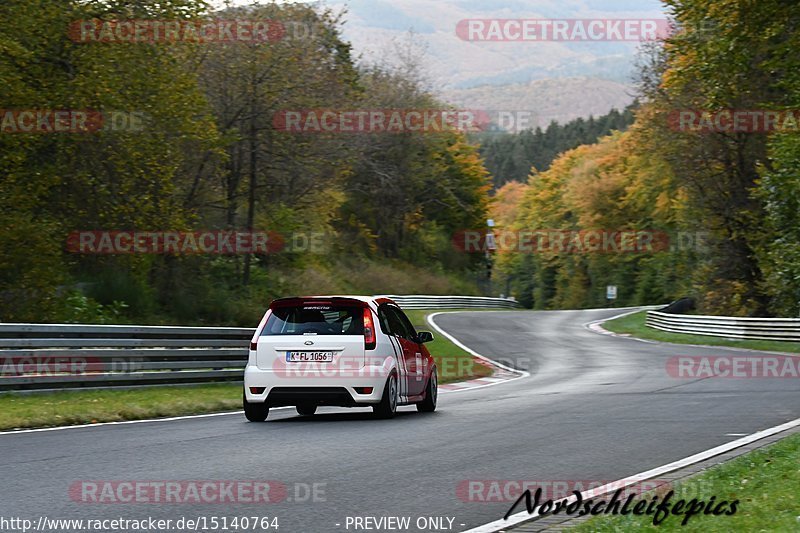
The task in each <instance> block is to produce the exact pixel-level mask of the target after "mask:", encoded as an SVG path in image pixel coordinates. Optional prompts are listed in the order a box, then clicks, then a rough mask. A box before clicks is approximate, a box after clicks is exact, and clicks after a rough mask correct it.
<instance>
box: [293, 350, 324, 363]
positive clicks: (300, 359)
mask: <svg viewBox="0 0 800 533" xmlns="http://www.w3.org/2000/svg"><path fill="white" fill-rule="evenodd" d="M334 353H335V352H286V362H287V363H332V362H333V354H334Z"/></svg>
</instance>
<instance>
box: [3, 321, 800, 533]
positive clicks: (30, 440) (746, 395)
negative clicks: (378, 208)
mask: <svg viewBox="0 0 800 533" xmlns="http://www.w3.org/2000/svg"><path fill="white" fill-rule="evenodd" d="M618 313H619V310H601V311H566V312H516V311H514V312H483V313H481V312H469V313H454V314H447V315H440V316H439V317H437V318H436V322H437V324H438V325H439V326H440V327H442V328H443V329H444V330H445V331H447V332H449V333H451V334H453V335H454V336H455V337H456V338H458V339H459V340H460V341H461V342H463V343H464V344H466V345H467V346H469V347H470V348H472V349H474V350H476V351H477V352H479V353H481V354H484V355H486V356H487V357H490V358H498V359H500V360H501V361H502V362H504V363H506V364H512V365H514V366H516V367H517V368H520V369H524V370H528V371H529V372H530V373H531V376H530V377H527V378H523V379H518V380H516V381H512V382H509V383H504V384H500V385H497V386H491V387H486V388H481V389H476V390H472V391H466V392H456V393H448V394H443V395H441V397H440V403H439V410H438V411H437V412H435V413H432V414H420V413H417V412H416V409H415V408H414V407H403V408H401V412H400V413H399V415H398V416H397V417H396V418H395V419H394V420H386V421H381V420H374V419H373V418H372V414H371V411H369V410H363V409H333V408H330V409H322V410H320V411H319V412H318V414H317V415H315V416H314V417H312V418H302V417H300V416H298V415H296V413H295V411H294V410H293V409H291V410H275V411H273V412H272V413H270V418H269V420H268V421H267V422H266V423H264V424H252V423H247V422H246V421H245V419H244V416H243V415H238V414H235V415H226V416H216V417H206V418H193V419H186V420H176V421H166V422H145V423H138V424H130V425H116V426H115V425H105V426H97V427H88V428H76V429H67V430H60V431H44V432H31V433H20V434H4V435H0V477H1V478H2V480H3V483H2V485H1V487H0V490H2V494H0V516H3V517H6V518H7V517H20V518H28V519H31V520H34V521H36V520H38V518H39V517H41V516H46V517H48V518H51V519H52V518H60V519H68V518H74V519H89V518H120V517H121V518H129V519H137V520H141V519H143V518H147V517H157V518H165V519H166V518H171V519H173V520H175V519H177V518H180V517H187V518H192V519H197V518H198V517H206V518H207V519H208V518H210V517H213V516H216V517H228V518H232V517H235V516H251V517H252V516H258V517H263V516H268V517H277V518H278V524H279V526H280V527H279V529H278V531H280V532H282V533H283V532H328V531H355V530H360V531H364V530H367V529H354V527H353V525H352V524H351V525H350V526H349V528H348V527H347V524H348V522H347V517H367V516H376V517H379V516H406V517H410V519H411V528H410V529H409V530H408V531H420V530H419V529H417V528H416V526H415V522H416V520H417V519H418V518H420V517H449V518H452V519H454V521H453V525H452V527H453V529H452V530H453V531H463V530H466V529H469V528H470V527H475V526H478V525H480V524H483V523H486V522H490V521H493V520H496V519H499V518H501V517H502V516H503V515H504V514H505V512H506V510H507V509H508V508H509V503H508V502H494V503H486V502H468V501H463V500H462V498H461V497H459V495H457V491H456V489H457V487H458V486H459V483H462V486H463V482H464V481H465V480H543V481H545V480H608V481H612V480H616V479H620V478H623V477H626V476H629V475H632V474H635V473H638V472H642V471H645V470H648V469H650V468H653V467H656V466H660V465H663V464H665V463H669V462H672V461H675V460H677V459H680V458H683V457H686V456H688V455H691V454H694V453H697V452H700V451H702V450H705V449H708V448H712V447H714V446H717V445H720V444H723V443H726V442H730V441H732V440H735V439H736V438H737V437H736V436H731V434H750V433H753V432H755V431H758V430H761V429H765V428H768V427H772V426H775V425H778V424H782V423H784V422H787V421H789V420H793V419H795V418H798V417H800V394H798V392H799V391H800V380H798V379H678V378H674V377H670V376H669V375H668V373H667V371H666V361H667V359H668V358H669V357H671V356H675V355H742V352H735V351H731V350H727V349H725V348H699V347H688V346H676V345H667V344H651V343H644V342H639V341H636V340H633V339H625V338H617V337H610V336H604V335H599V334H597V333H594V332H591V331H589V330H587V329H586V328H585V327H584V324H585V323H587V322H590V321H593V320H597V319H601V318H604V317H608V316H613V315H615V314H618ZM82 480H115V481H134V480H139V481H142V480H145V481H152V480H160V481H165V480H231V481H235V480H275V481H277V482H280V483H282V484H283V485H284V486H286V487H287V490H288V493H287V497H286V499H285V500H283V501H281V502H280V503H268V504H259V505H252V504H250V505H248V504H236V505H230V504H218V503H217V504H215V503H203V504H196V503H181V504H172V503H138V504H131V503H110V504H98V503H80V502H75V501H73V500H71V499H70V495H69V492H68V491H69V487H70V485H72V484H73V483H75V482H80V481H82ZM296 484H299V485H296ZM312 484H317V498H316V499H317V500H318V501H310V500H312V499H313V498H308V497H307V496H308V494H307V490H306V489H308V488H309V487H310V486H311V485H312ZM462 496H463V495H462ZM297 500H301V501H297ZM519 510H522V509H521V508H518V509H517V511H519ZM337 524H338V526H337ZM444 524H445V527H446V526H447V524H448V521H447V520H444ZM370 525H371V526H373V529H371V530H372V531H376V530H377V531H386V530H389V529H388V527H387V528H380V527H375V524H374V523H372V524H370ZM173 530H176V529H173ZM424 530H425V531H436V530H447V529H441V528H440V529H435V528H433V529H431V528H427V529H424Z"/></svg>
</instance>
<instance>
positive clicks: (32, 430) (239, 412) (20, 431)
mask: <svg viewBox="0 0 800 533" xmlns="http://www.w3.org/2000/svg"><path fill="white" fill-rule="evenodd" d="M289 407H291V406H289ZM289 407H273V408H272V409H270V411H277V410H279V409H289ZM242 412H243V411H225V412H224V413H206V414H203V415H186V416H170V417H167V418H143V419H142V420H121V421H119V422H98V423H96V424H77V425H74V426H58V427H53V428H34V429H17V430H11V431H0V435H18V434H20V433H39V432H42V431H62V430H65V429H80V428H96V427H100V426H123V425H127V424H144V423H145V422H174V421H175V420H191V419H193V418H211V417H213V416H230V415H241V414H242Z"/></svg>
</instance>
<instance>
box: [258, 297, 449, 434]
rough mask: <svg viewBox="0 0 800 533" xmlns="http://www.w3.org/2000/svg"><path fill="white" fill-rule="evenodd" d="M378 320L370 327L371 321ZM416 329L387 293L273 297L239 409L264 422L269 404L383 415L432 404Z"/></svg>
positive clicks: (423, 336) (428, 364) (424, 338)
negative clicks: (367, 409) (375, 295)
mask: <svg viewBox="0 0 800 533" xmlns="http://www.w3.org/2000/svg"><path fill="white" fill-rule="evenodd" d="M376 323H377V327H376ZM432 340H433V335H432V334H431V333H430V332H427V331H420V332H417V331H415V330H414V327H413V326H412V325H411V321H409V319H408V317H407V316H406V315H405V313H403V311H402V310H401V309H400V307H399V306H398V305H397V304H396V303H394V302H393V301H392V300H390V299H388V298H372V297H367V296H312V297H298V298H282V299H279V300H275V301H273V302H272V303H271V304H270V306H269V309H268V310H267V312H266V314H265V315H264V318H263V319H262V320H261V323H260V324H259V325H258V328H257V329H256V332H255V334H254V335H253V339H252V341H251V342H250V356H249V358H248V362H247V367H246V368H245V371H244V398H243V402H244V413H245V416H246V417H247V419H248V420H250V421H251V422H263V421H264V420H266V418H267V416H268V415H269V408H270V407H278V406H286V405H293V406H296V408H297V412H298V413H299V414H301V415H304V416H310V415H313V414H314V413H315V412H316V410H317V407H318V406H322V405H329V406H342V407H365V406H371V407H372V409H373V411H374V412H375V413H376V414H377V415H378V416H380V417H382V418H390V417H392V416H394V414H395V411H396V410H397V406H398V405H408V404H416V406H417V409H418V410H419V411H422V412H431V411H434V410H435V409H436V400H437V396H438V383H437V378H436V365H435V363H434V359H433V357H431V355H430V353H429V352H428V350H427V349H426V347H425V345H424V344H425V343H426V342H430V341H432Z"/></svg>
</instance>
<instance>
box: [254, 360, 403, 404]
mask: <svg viewBox="0 0 800 533" xmlns="http://www.w3.org/2000/svg"><path fill="white" fill-rule="evenodd" d="M388 376H389V370H388V369H387V368H385V367H383V366H365V367H363V368H362V369H360V370H358V371H354V372H348V373H347V375H346V376H320V375H316V374H314V373H310V374H308V375H303V374H302V373H298V375H291V376H290V375H286V373H285V372H281V373H279V372H274V371H272V370H262V369H260V368H258V367H256V366H248V367H246V368H245V371H244V391H245V398H247V401H248V402H251V403H261V402H267V404H268V405H269V406H270V407H280V406H284V405H297V404H299V403H304V402H313V403H316V404H318V405H332V406H341V407H354V406H358V405H371V404H376V403H379V402H380V401H381V396H382V395H383V388H384V385H385V384H386V378H387V377H388ZM251 387H259V388H263V389H264V391H263V392H261V393H260V394H253V393H252V392H251V391H250V388H251ZM365 387H372V392H371V393H370V394H361V392H363V391H359V390H356V389H363V388H365Z"/></svg>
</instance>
